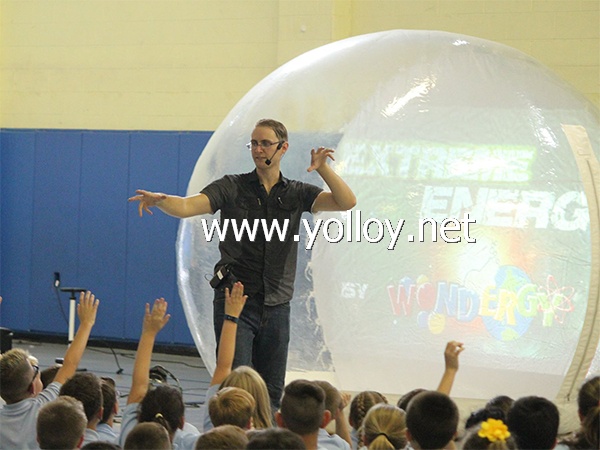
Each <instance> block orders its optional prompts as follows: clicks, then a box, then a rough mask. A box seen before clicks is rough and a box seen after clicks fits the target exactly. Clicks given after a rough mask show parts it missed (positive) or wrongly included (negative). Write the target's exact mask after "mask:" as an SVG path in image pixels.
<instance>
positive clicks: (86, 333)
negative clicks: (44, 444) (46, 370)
mask: <svg viewBox="0 0 600 450" xmlns="http://www.w3.org/2000/svg"><path fill="white" fill-rule="evenodd" d="M98 303H99V301H98V300H96V298H95V297H94V295H93V294H92V293H91V292H89V291H88V292H85V293H83V292H82V293H81V294H80V297H79V304H78V305H77V315H78V317H79V322H80V325H79V328H78V330H77V333H76V334H75V337H74V339H73V342H72V343H71V345H70V346H69V348H68V349H67V351H66V353H65V356H64V362H63V365H62V367H61V368H60V369H59V370H58V372H57V373H56V376H55V378H54V381H53V382H52V383H50V384H49V385H48V387H47V388H46V389H43V388H42V381H41V380H40V376H39V367H38V366H37V365H32V363H31V361H30V359H29V355H28V354H27V352H25V351H24V350H21V349H18V348H14V349H12V350H9V351H7V352H6V353H4V354H3V355H2V357H1V358H0V396H1V397H2V399H3V400H4V401H5V402H6V405H4V407H3V408H2V409H1V410H0V422H1V423H2V426H1V427H0V442H1V443H2V447H3V448H6V449H12V448H16V449H25V448H37V446H38V445H37V442H36V428H35V427H36V418H37V414H38V411H39V410H40V408H41V407H42V406H43V405H44V404H46V403H48V402H50V401H52V400H54V399H56V398H57V397H58V392H59V390H60V388H61V386H62V385H63V383H64V382H65V381H67V380H68V379H69V378H70V377H71V376H73V374H74V373H75V370H76V369H77V366H78V365H79V361H80V360H81V357H82V356H83V352H84V351H85V348H86V346H87V342H88V339H89V337H90V333H91V331H92V327H93V326H94V323H95V321H96V313H97V311H98Z"/></svg>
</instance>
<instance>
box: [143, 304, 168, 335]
mask: <svg viewBox="0 0 600 450" xmlns="http://www.w3.org/2000/svg"><path fill="white" fill-rule="evenodd" d="M167 306H168V303H167V302H166V301H165V299H164V298H162V297H161V298H157V299H156V300H154V305H152V310H150V304H149V303H146V314H145V315H144V324H143V325H142V333H149V334H152V335H154V336H156V335H157V334H158V332H159V331H160V330H162V329H163V327H164V326H165V325H166V324H167V322H168V321H169V319H170V318H171V315H170V314H167Z"/></svg>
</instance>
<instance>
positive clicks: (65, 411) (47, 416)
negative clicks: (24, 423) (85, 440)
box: [36, 395, 87, 449]
mask: <svg viewBox="0 0 600 450" xmlns="http://www.w3.org/2000/svg"><path fill="white" fill-rule="evenodd" d="M86 427H87V418H86V417H85V412H84V410H83V405H82V404H81V402H80V401H79V400H76V399H74V398H73V397H69V396H68V395H64V396H61V397H58V398H57V399H55V400H52V401H51V402H48V403H46V404H45V405H44V406H42V407H41V408H40V411H39V413H38V416H37V425H36V429H37V440H38V443H39V444H40V448H41V449H74V448H76V447H77V446H78V445H79V444H80V442H81V439H82V437H83V434H84V433H85V429H86Z"/></svg>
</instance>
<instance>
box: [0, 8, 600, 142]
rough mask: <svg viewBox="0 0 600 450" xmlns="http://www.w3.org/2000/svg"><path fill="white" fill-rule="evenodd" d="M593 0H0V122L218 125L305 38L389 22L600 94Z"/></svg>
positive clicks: (305, 43)
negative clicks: (474, 46)
mask: <svg viewBox="0 0 600 450" xmlns="http://www.w3.org/2000/svg"><path fill="white" fill-rule="evenodd" d="M599 4H600V2H599V1H598V0H556V1H554V0H467V1H461V0H0V64H1V68H0V69H1V71H0V108H1V109H0V126H1V127H5V128H84V129H143V130H153V129H156V130H214V129H215V128H217V127H218V125H219V124H220V123H221V121H222V120H223V118H224V117H225V115H226V114H227V112H228V111H229V110H230V109H231V108H232V107H233V106H234V105H235V103H236V102H237V101H238V100H239V99H240V98H241V97H242V96H243V95H244V94H245V93H246V92H247V91H248V90H249V89H250V88H251V87H252V86H254V85H255V84H256V83H257V82H258V81H260V80H261V79H262V78H264V77H265V76H266V75H268V74H269V73H270V72H271V71H273V70H274V69H276V68H277V67H279V66H280V65H281V64H283V63H285V62H286V61H289V60H290V59H292V58H293V57H295V56H297V55H299V54H301V53H304V52H305V51H307V50H310V49H313V48H315V47H318V46H321V45H323V44H327V43H329V42H332V41H335V40H338V39H343V38H346V37H349V36H355V35H359V34H363V33H370V32H375V31H382V30H387V29H393V28H402V29H433V30H443V31H450V32H455V33H460V34H466V35H471V36H476V37H480V38H484V39H489V40H493V41H497V42H501V43H504V44H507V45H510V46H512V47H515V48H517V49H519V50H522V51H524V52H525V53H527V54H529V55H531V56H533V57H535V58H537V59H539V60H540V61H541V62H543V63H544V64H546V65H547V66H549V67H550V68H552V69H553V70H554V71H555V72H556V73H558V75H560V76H561V77H562V78H564V79H565V80H567V81H568V82H570V83H571V84H572V85H573V86H575V88H576V89H578V90H579V91H580V92H582V93H583V94H585V95H586V96H587V97H588V98H589V99H590V100H591V101H592V102H594V103H595V104H596V105H600V92H599V91H600V86H599V84H600V82H599V78H600V75H599V74H600V70H599V55H600V46H599V43H600V26H599V23H600V19H599Z"/></svg>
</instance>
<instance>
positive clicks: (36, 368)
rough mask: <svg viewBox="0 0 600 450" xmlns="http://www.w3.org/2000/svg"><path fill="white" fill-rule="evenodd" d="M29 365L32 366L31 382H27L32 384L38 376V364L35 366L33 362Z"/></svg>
mask: <svg viewBox="0 0 600 450" xmlns="http://www.w3.org/2000/svg"><path fill="white" fill-rule="evenodd" d="M31 367H33V378H32V379H31V383H29V384H33V382H34V381H35V379H36V378H37V376H38V373H40V366H36V365H35V364H33V365H32V366H31Z"/></svg>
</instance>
